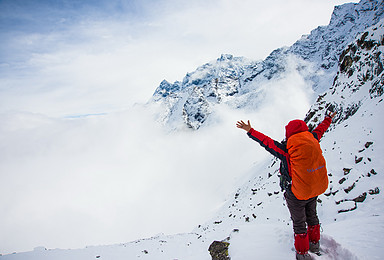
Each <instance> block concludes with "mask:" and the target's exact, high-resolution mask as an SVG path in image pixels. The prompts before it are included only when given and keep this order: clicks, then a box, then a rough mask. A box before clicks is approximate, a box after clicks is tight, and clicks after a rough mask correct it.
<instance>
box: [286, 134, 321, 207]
mask: <svg viewBox="0 0 384 260" xmlns="http://www.w3.org/2000/svg"><path fill="white" fill-rule="evenodd" d="M287 150H288V154H289V163H290V168H291V171H290V172H291V178H292V185H291V190H292V192H293V194H294V195H295V196H296V198H298V199H299V200H307V199H309V198H313V197H316V196H319V195H320V194H322V193H324V192H325V191H326V189H327V188H328V175H327V168H326V162H325V159H324V157H323V153H322V150H321V147H320V144H319V141H318V140H317V139H316V138H315V137H314V136H313V134H312V133H311V132H309V131H304V132H300V133H296V134H293V135H292V136H290V137H289V138H288V141H287Z"/></svg>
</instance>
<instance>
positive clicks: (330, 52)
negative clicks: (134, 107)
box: [150, 0, 384, 130]
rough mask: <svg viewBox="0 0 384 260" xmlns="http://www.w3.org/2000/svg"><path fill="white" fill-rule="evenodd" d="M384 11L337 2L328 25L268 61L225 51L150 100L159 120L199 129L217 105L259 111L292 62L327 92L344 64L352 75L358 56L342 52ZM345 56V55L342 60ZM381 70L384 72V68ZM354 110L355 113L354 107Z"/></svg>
mask: <svg viewBox="0 0 384 260" xmlns="http://www.w3.org/2000/svg"><path fill="white" fill-rule="evenodd" d="M383 10H384V2H383V1H379V0H362V1H361V2H360V3H358V4H355V3H350V4H344V5H341V6H337V7H335V9H334V11H333V14H332V17H331V20H330V23H329V25H327V26H320V27H318V28H316V29H314V30H313V31H312V32H311V33H310V34H309V35H305V36H303V37H302V38H301V39H300V40H298V41H297V42H296V43H294V44H293V45H292V46H291V47H285V48H280V49H277V50H275V51H273V52H272V53H271V54H270V55H269V56H268V57H267V58H266V59H265V60H263V61H251V60H248V59H245V58H241V57H233V56H232V55H229V54H225V55H222V56H221V57H220V58H218V59H217V60H216V61H212V62H210V63H207V64H205V65H203V66H200V67H199V68H197V69H196V71H194V72H191V73H188V74H187V75H186V76H185V77H184V79H183V80H182V81H176V82H175V83H169V82H167V81H166V80H164V81H163V82H161V84H160V86H159V87H158V88H157V89H156V91H155V93H154V95H153V97H152V99H151V101H150V102H152V103H157V104H160V105H161V108H160V112H159V115H158V119H159V121H161V122H163V123H164V124H166V125H169V126H170V127H171V128H179V127H180V125H186V126H187V127H189V128H192V129H194V130H196V129H199V128H200V127H201V126H202V124H204V123H205V122H206V121H207V119H208V118H209V116H210V115H211V114H212V113H214V111H215V108H216V106H218V105H222V104H225V105H227V106H229V107H231V108H235V109H236V108H250V109H255V107H257V104H258V102H262V99H263V91H264V90H263V89H262V88H260V86H261V85H263V84H265V83H266V82H269V81H270V80H272V79H278V78H284V77H285V76H286V75H287V74H288V73H291V72H292V68H291V67H292V66H293V69H294V70H295V71H297V72H298V73H299V74H300V75H301V76H302V78H303V79H304V80H305V82H306V83H307V84H309V85H310V86H312V88H313V90H314V91H315V92H316V93H318V94H320V93H323V92H324V91H326V90H327V89H329V87H330V86H332V82H334V78H335V76H336V74H337V73H340V72H338V67H339V63H340V62H341V64H342V66H341V68H342V73H344V72H347V73H352V71H351V70H350V66H352V62H353V61H354V60H353V59H352V56H351V55H347V53H343V51H344V50H345V48H346V47H347V46H348V45H349V44H350V42H352V41H353V40H354V39H355V37H356V35H357V34H359V33H361V32H363V31H364V30H366V29H367V28H368V27H370V26H372V25H375V24H376V23H378V22H379V21H380V19H381V18H383V17H384V11H383ZM366 37H367V36H366ZM361 41H362V43H361V44H363V45H362V46H364V48H370V47H371V48H373V46H371V45H370V44H371V43H370V42H367V41H366V40H365V39H364V37H362V39H361ZM353 50H354V49H353V48H352V49H350V50H349V51H348V52H349V53H352V52H353ZM340 56H342V57H343V58H342V60H341V61H340ZM354 59H357V57H356V56H355V57H354ZM292 60H294V64H293V65H292V62H291V61H292ZM377 69H378V71H377V72H379V71H380V70H381V69H382V67H378V68H377ZM377 72H376V73H377ZM372 91H373V94H372V95H377V93H380V88H377V89H373V90H372ZM350 109H352V110H351V112H353V110H354V108H350Z"/></svg>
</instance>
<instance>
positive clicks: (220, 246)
mask: <svg viewBox="0 0 384 260" xmlns="http://www.w3.org/2000/svg"><path fill="white" fill-rule="evenodd" d="M228 247H229V243H228V242H222V241H214V242H213V243H212V244H211V245H210V246H209V249H208V251H209V253H210V254H211V257H212V260H230V259H231V258H230V256H229V255H228Z"/></svg>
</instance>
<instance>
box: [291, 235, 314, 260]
mask: <svg viewBox="0 0 384 260" xmlns="http://www.w3.org/2000/svg"><path fill="white" fill-rule="evenodd" d="M295 249H296V259H300V260H307V259H312V258H311V256H310V255H309V254H308V250H309V240H308V235H307V233H303V234H295Z"/></svg>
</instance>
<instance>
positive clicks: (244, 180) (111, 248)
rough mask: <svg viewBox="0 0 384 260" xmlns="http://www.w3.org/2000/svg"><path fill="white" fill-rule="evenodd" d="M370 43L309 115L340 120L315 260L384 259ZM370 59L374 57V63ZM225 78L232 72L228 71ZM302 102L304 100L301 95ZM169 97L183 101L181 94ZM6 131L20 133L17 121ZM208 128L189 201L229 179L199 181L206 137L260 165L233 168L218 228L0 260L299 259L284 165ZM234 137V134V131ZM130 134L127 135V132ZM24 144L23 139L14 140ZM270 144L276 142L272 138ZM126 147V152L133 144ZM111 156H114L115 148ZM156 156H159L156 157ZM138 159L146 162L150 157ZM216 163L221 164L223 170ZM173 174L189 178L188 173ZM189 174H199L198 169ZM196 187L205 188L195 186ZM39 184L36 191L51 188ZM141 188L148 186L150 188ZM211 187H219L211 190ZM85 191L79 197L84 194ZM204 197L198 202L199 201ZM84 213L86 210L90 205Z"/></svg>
mask: <svg viewBox="0 0 384 260" xmlns="http://www.w3.org/2000/svg"><path fill="white" fill-rule="evenodd" d="M347 7H348V9H351V10H354V9H353V8H354V7H355V5H352V4H350V5H348V6H347ZM337 10H338V12H336V13H335V15H334V16H333V17H332V22H336V20H335V19H336V16H337V15H341V14H343V15H341V16H342V17H344V13H340V10H341V9H337ZM368 16H369V14H368ZM383 24H384V20H381V22H380V23H378V24H377V25H376V26H373V27H371V28H369V29H368V30H367V31H368V36H367V38H368V39H370V40H372V41H374V42H376V43H378V42H380V41H381V42H382V39H383V35H384V27H383ZM319 30H320V29H319ZM362 35H363V32H362V33H360V34H359V35H358V36H357V38H356V40H355V41H354V42H352V43H351V45H350V46H353V45H355V46H357V49H356V51H355V54H356V55H360V56H362V57H363V56H364V57H365V60H364V62H360V61H359V60H358V59H355V62H354V63H353V64H351V65H350V67H349V68H351V69H352V70H351V71H350V72H348V71H342V70H340V69H339V70H338V73H337V78H336V80H335V82H334V84H333V86H332V87H331V88H330V89H328V90H326V91H325V92H324V93H321V95H320V96H319V98H318V99H317V101H316V102H314V104H313V105H312V106H311V108H310V110H309V112H308V114H307V115H308V120H309V124H313V125H316V124H317V123H319V122H320V120H322V118H323V117H324V114H325V111H326V109H327V108H328V107H329V105H330V104H332V105H334V106H335V109H336V111H337V112H338V115H337V116H336V117H335V119H334V122H333V124H332V126H331V127H330V129H329V131H328V132H326V133H325V135H324V137H323V139H322V140H321V143H320V144H321V147H322V149H323V152H324V157H325V158H326V160H327V169H328V174H329V180H330V184H329V187H328V189H327V191H326V192H325V193H324V194H323V195H321V196H319V200H318V215H319V218H320V222H321V227H322V233H321V241H320V243H321V252H322V255H321V256H317V255H312V257H313V259H320V260H331V259H332V260H334V259H335V260H336V259H351V260H355V259H370V260H371V259H382V257H383V256H384V247H382V238H383V235H382V234H383V232H384V210H383V207H382V205H383V203H384V197H383V195H382V192H383V191H384V160H383V159H382V154H384V143H383V142H384V140H383V139H384V138H383V137H384V136H383V128H384V122H383V120H382V115H383V114H384V105H383V104H384V102H383V98H382V93H381V94H380V91H377V93H376V94H375V95H373V94H372V93H373V87H374V86H375V84H376V86H377V85H378V86H380V84H381V86H382V82H383V81H380V80H381V79H382V78H383V77H384V72H383V71H381V73H380V74H379V73H376V74H377V75H376V74H375V73H373V72H372V73H371V71H376V72H377V70H375V66H378V65H377V64H379V62H377V60H380V61H382V60H383V55H384V54H383V53H382V51H383V49H382V48H383V47H382V46H381V45H380V44H378V45H377V46H376V47H374V48H371V49H369V48H368V49H367V48H364V47H361V46H359V44H358V40H359V39H361V37H362ZM350 55H352V54H350ZM372 57H375V59H373V58H372ZM232 58H233V57H232V56H223V57H222V58H221V60H226V61H228V60H231V59H232ZM370 60H375V61H376V63H375V62H369V61H370ZM205 66H206V67H207V66H208V67H210V69H212V68H211V66H212V64H206V65H205ZM226 69H228V70H229V71H231V68H230V67H229V68H228V67H227V68H226ZM367 72H370V73H371V74H370V75H372V77H365V76H364V75H367ZM204 73H205V72H204V71H197V72H196V73H192V74H191V76H190V77H189V78H188V80H198V79H199V78H200V77H202V74H204ZM204 75H205V74H204ZM296 76H297V75H293V78H294V79H297V81H299V80H300V79H301V78H300V77H297V78H296ZM207 80H208V82H211V80H212V78H209V77H208V79H207ZM279 80H280V82H283V83H284V80H287V79H286V78H285V79H284V78H282V79H279ZM271 82H274V83H275V82H279V81H270V82H269V84H267V85H265V86H267V87H268V88H272V85H273V84H271ZM164 85H167V86H168V87H169V86H171V85H170V84H164ZM282 85H284V84H282ZM299 85H300V87H302V88H305V84H304V83H300V84H299ZM248 87H249V86H248ZM278 87H279V86H278ZM172 91H173V90H172ZM277 92H283V93H285V95H286V92H284V91H283V89H279V88H278V90H277ZM159 93H162V92H159ZM272 93H273V92H272ZM302 93H306V92H305V91H303V92H302ZM162 94H163V93H162ZM171 94H175V95H177V93H171ZM272 96H273V95H272ZM178 98H180V99H184V98H185V97H183V96H182V95H181V97H178ZM294 100H296V99H294ZM294 100H293V101H287V102H288V103H291V102H294ZM176 102H177V101H176ZM308 106H309V105H308ZM352 106H353V108H354V111H353V113H351V112H350V110H348V108H351V107H352ZM169 107H171V106H169ZM214 108H215V112H213V115H216V116H217V115H223V114H226V116H227V117H226V118H231V119H232V118H234V117H236V116H239V115H250V114H249V113H247V112H244V110H238V111H237V110H236V111H234V110H231V108H230V107H214ZM261 108H263V107H261ZM264 108H265V107H264ZM266 108H268V107H266ZM176 109H180V108H176ZM261 111H263V110H261ZM253 115H257V114H253ZM310 115H311V116H310ZM120 116H121V117H119V118H120V119H121V118H123V117H124V116H125V115H120ZM19 117H20V118H19V119H17V120H21V121H24V123H25V129H28V130H33V131H37V132H38V130H39V129H36V128H34V125H36V124H37V123H38V124H47V125H50V124H53V122H52V121H51V120H47V119H46V118H41V117H39V116H36V117H26V119H27V120H24V119H25V118H24V116H23V115H19ZM136 119H137V118H136ZM239 119H240V118H239ZM5 121H6V122H10V123H12V121H11V120H5ZM73 122H77V121H73ZM256 122H258V121H256ZM210 123H211V124H210V125H208V126H206V127H203V128H202V129H200V130H199V132H187V133H188V134H187V136H188V138H190V139H191V140H189V141H190V142H191V143H195V144H197V146H189V147H188V148H190V149H192V151H191V153H189V154H187V155H186V157H187V158H186V160H183V162H181V163H185V162H188V163H187V164H186V165H184V166H187V168H192V173H196V174H193V176H192V174H191V176H192V177H191V178H190V179H189V180H190V183H188V184H189V185H191V186H192V188H191V187H190V190H189V192H192V190H193V188H195V187H198V186H199V185H205V183H204V177H206V178H219V177H220V176H219V174H217V173H216V174H215V175H214V176H212V175H210V174H209V173H210V172H214V171H218V172H221V171H223V172H224V171H225V169H223V167H224V164H223V165H220V166H219V167H218V169H217V168H216V169H215V168H208V169H205V171H203V172H201V169H199V167H198V164H197V163H195V161H202V159H203V158H204V157H206V155H205V154H204V153H201V150H203V149H204V147H205V146H204V142H203V141H207V140H203V141H202V140H199V138H200V137H203V136H206V133H208V132H211V133H215V136H214V137H215V138H216V139H217V140H225V141H221V142H222V143H221V144H220V145H222V144H223V143H224V144H225V145H224V146H219V145H218V144H215V140H210V142H209V145H211V146H216V145H217V147H215V149H216V150H219V149H221V147H225V146H230V147H235V145H234V144H233V141H227V140H226V137H227V136H225V134H227V133H230V134H231V136H230V138H234V139H236V140H238V141H237V142H238V143H239V144H238V145H239V146H236V148H239V147H240V145H241V147H245V148H244V149H249V151H250V152H247V153H248V156H254V157H255V159H254V161H255V163H254V164H253V165H251V166H248V165H247V166H241V167H240V166H237V165H236V164H241V163H242V162H245V161H247V160H244V161H235V162H233V161H231V164H233V165H234V166H233V168H230V169H226V170H227V171H229V172H236V171H239V172H240V173H239V178H238V179H237V180H236V181H235V180H233V183H232V186H231V189H232V192H231V193H230V194H229V196H228V197H227V199H226V200H225V201H224V202H223V203H221V205H220V207H218V208H217V209H215V211H214V213H213V214H211V218H210V219H208V220H207V221H206V222H205V223H203V224H201V225H198V226H197V227H196V228H194V229H193V230H192V231H191V232H190V233H181V234H175V235H165V234H159V235H156V236H153V237H149V238H146V239H139V240H135V241H132V242H128V243H120V244H112V245H101V246H88V247H86V248H81V249H52V248H45V246H44V245H43V246H37V247H35V249H34V250H33V251H31V252H24V253H15V254H8V255H3V256H0V260H26V259H28V260H48V259H49V260H64V259H65V260H77V259H78V260H88V259H89V260H90V259H100V260H102V259H113V260H123V259H124V260H126V259H156V260H162V259H164V260H170V259H171V260H192V259H199V260H209V259H211V257H210V255H209V252H208V248H209V245H210V244H211V243H212V242H213V241H215V240H219V241H221V240H225V241H227V242H229V243H230V247H229V255H230V256H231V259H232V260H244V259H245V260H247V259H272V260H273V259H294V257H295V250H294V248H293V230H292V224H291V220H290V216H289V212H288V209H287V207H286V205H285V201H284V196H283V192H282V191H281V190H280V187H279V178H278V168H279V162H278V161H277V160H276V159H274V158H272V157H270V156H267V155H265V154H263V155H260V157H258V155H259V154H261V153H259V152H260V151H261V150H262V148H261V147H259V146H258V144H257V143H255V142H254V143H251V142H253V141H252V140H250V139H248V137H247V136H246V135H245V134H244V133H243V132H239V131H240V130H237V129H236V130H237V132H235V130H233V131H230V132H225V133H222V132H220V128H221V127H229V125H227V124H228V123H227V122H222V121H220V120H218V121H214V120H213V121H210ZM233 123H234V122H233ZM258 123H259V122H258ZM16 125H19V124H16ZM259 125H260V124H256V126H257V127H258V126H259ZM126 127H127V126H126ZM232 127H233V128H234V124H233V126H232ZM257 127H256V128H257ZM261 127H262V126H261ZM7 128H8V129H12V130H16V132H17V131H20V129H13V125H12V124H9V125H8V126H7ZM3 129H5V128H3ZM122 129H123V130H124V129H127V128H124V127H123V128H122ZM104 130H105V129H104ZM108 131H110V130H108ZM150 131H151V130H147V131H145V133H144V134H148V135H150V134H151V132H150ZM277 133H279V132H278V131H277V132H275V133H273V134H277ZM116 134H117V135H122V133H121V132H119V131H116ZM184 134H185V132H184V133H183V134H180V133H179V134H178V133H177V132H175V133H174V135H172V138H176V139H177V140H176V141H183V140H184V139H183V137H184V136H185V135H184ZM268 134H269V133H268ZM69 135H70V134H69ZM122 136H123V135H122ZM17 137H18V136H17V135H16V136H15V137H14V138H17ZM98 137H99V135H95V136H94V137H93V138H95V139H97V138H98ZM271 137H272V138H274V136H271ZM170 138H171V137H170ZM230 138H228V139H230ZM64 140H65V139H64ZM92 140H94V139H91V141H92ZM169 140H170V139H169ZM123 141H125V142H126V144H127V145H128V144H129V142H130V141H132V140H131V139H130V140H123ZM136 141H137V140H136ZM31 142H32V143H35V144H36V145H38V142H37V141H36V140H32V141H31ZM246 142H249V144H248V143H247V144H246ZM64 143H65V142H63V144H64ZM191 143H189V144H191ZM86 144H89V143H85V145H86ZM173 144H174V143H173ZM39 145H41V144H39ZM45 145H48V144H45ZM155 146H158V147H160V148H161V147H163V146H165V144H164V142H163V141H159V140H157V142H155ZM171 146H172V145H171ZM107 147H109V146H107ZM175 147H176V146H172V147H171V149H169V150H168V149H167V150H166V151H165V153H164V154H162V156H159V158H156V159H155V162H157V163H158V165H161V160H166V159H170V158H169V156H168V155H169V154H168V152H169V151H174V150H176V148H175ZM110 148H115V146H112V147H110ZM68 149H69V148H68ZM152 149H155V148H153V147H152ZM70 150H71V149H70ZM144 151H145V150H144ZM236 151H237V149H234V150H231V151H227V152H224V153H222V155H223V157H222V158H219V160H218V158H214V160H218V161H223V160H228V161H230V160H231V159H232V158H233V157H231V154H232V155H233V153H236ZM247 151H248V150H247ZM256 151H257V152H256ZM140 152H141V153H143V154H145V153H144V152H143V151H140ZM263 153H264V151H263ZM44 155H46V154H44ZM178 158H180V157H178ZM236 158H237V157H236ZM123 159H124V158H121V160H122V161H123ZM76 163H79V162H76ZM121 163H122V162H121ZM179 163H180V162H179ZM216 163H217V164H219V162H216ZM175 164H177V162H175ZM122 165H124V164H122ZM206 166H207V165H206ZM175 167H176V168H179V169H182V167H181V166H180V165H177V166H175ZM189 170H190V171H191V169H189ZM205 175H207V176H205ZM196 177H197V178H198V180H196V179H194V178H196ZM159 178H161V179H162V180H163V181H164V182H167V181H171V179H170V176H161V177H159ZM167 178H169V179H167ZM35 181H36V183H38V182H40V181H43V180H35ZM143 181H146V180H145V179H144V180H143ZM175 183H177V182H175ZM207 183H212V181H209V182H207ZM177 184H178V183H177ZM78 188H79V190H81V188H82V187H78ZM220 188H221V189H222V190H221V193H223V192H224V191H227V190H228V187H224V188H223V187H217V186H215V187H212V189H213V190H214V191H213V192H212V194H215V193H216V189H220ZM175 189H176V190H177V189H178V188H177V187H175ZM160 190H161V188H158V187H157V188H156V189H155V191H160ZM123 191H124V189H123V187H122V191H121V192H123ZM154 193H155V195H153V197H156V196H160V195H159V194H160V193H158V194H156V192H154ZM122 194H123V193H122ZM181 194H182V193H181V192H180V191H179V192H175V195H174V196H173V197H174V199H175V200H177V199H180V198H178V196H181ZM196 196H200V195H199V194H197V195H196ZM100 198H101V197H100ZM162 198H164V197H162ZM165 198H168V197H165ZM198 198H199V199H200V200H205V199H207V198H205V197H204V196H200V197H198ZM73 199H75V198H73ZM156 199H158V200H161V196H160V197H159V198H154V200H150V201H151V202H153V201H155V202H154V203H153V204H151V206H155V204H156ZM83 203H87V202H86V201H84V202H83ZM184 204H185V203H184ZM178 205H179V206H180V208H178V209H176V210H185V211H187V210H189V211H193V204H191V205H189V204H188V205H183V203H182V199H180V201H179V204H178ZM80 206H81V204H80ZM96 209H97V207H95V210H96ZM161 210H162V209H161V207H157V208H156V212H159V213H158V214H161V213H162V212H161ZM31 212H32V211H31ZM207 215H208V214H207ZM143 218H145V216H143ZM179 221H184V219H180V220H179ZM142 225H145V223H144V224H143V223H142ZM58 235H59V234H58ZM74 236H76V234H74Z"/></svg>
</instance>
